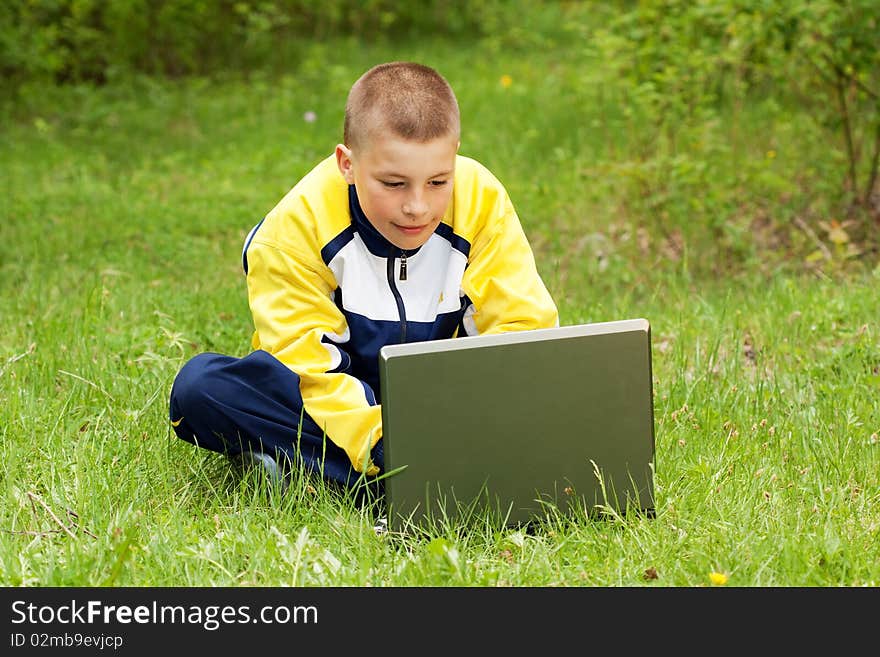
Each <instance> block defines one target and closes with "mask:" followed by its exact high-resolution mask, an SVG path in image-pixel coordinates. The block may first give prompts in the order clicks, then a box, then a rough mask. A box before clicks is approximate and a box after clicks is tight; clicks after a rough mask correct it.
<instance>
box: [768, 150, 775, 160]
mask: <svg viewBox="0 0 880 657" xmlns="http://www.w3.org/2000/svg"><path fill="white" fill-rule="evenodd" d="M774 157H776V151H774V150H773V149H772V148H771V149H770V150H769V151H767V159H768V160H772V159H773V158H774Z"/></svg>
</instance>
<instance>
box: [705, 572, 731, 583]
mask: <svg viewBox="0 0 880 657" xmlns="http://www.w3.org/2000/svg"><path fill="white" fill-rule="evenodd" d="M709 581H710V582H712V584H713V585H715V586H724V585H725V584H727V575H725V574H724V573H709Z"/></svg>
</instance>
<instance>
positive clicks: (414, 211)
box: [403, 196, 428, 217]
mask: <svg viewBox="0 0 880 657" xmlns="http://www.w3.org/2000/svg"><path fill="white" fill-rule="evenodd" d="M427 211H428V204H427V203H426V202H425V200H424V199H423V198H421V197H416V196H414V197H411V198H409V199H407V201H406V202H405V203H404V204H403V213H404V214H405V215H407V216H410V217H420V216H421V215H423V214H425V213H426V212H427Z"/></svg>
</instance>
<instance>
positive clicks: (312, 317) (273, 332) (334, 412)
mask: <svg viewBox="0 0 880 657" xmlns="http://www.w3.org/2000/svg"><path fill="white" fill-rule="evenodd" d="M247 258H248V275H247V285H248V301H249V304H250V308H251V313H252V315H253V319H254V327H255V335H254V347H255V348H259V349H263V350H265V351H268V352H269V353H271V354H272V355H273V356H275V357H276V358H277V359H278V360H280V361H281V362H282V363H284V364H285V365H287V366H288V367H289V368H290V369H291V370H293V371H294V372H296V373H297V374H298V375H299V377H300V392H301V394H302V398H303V403H304V407H305V411H306V412H307V413H308V414H309V415H310V416H311V418H312V419H313V420H314V421H315V422H316V423H317V424H318V426H320V427H322V428H323V429H324V431H325V432H326V434H327V437H328V438H329V439H330V440H332V441H333V442H334V443H335V444H336V445H338V446H339V447H341V448H342V449H344V450H345V452H346V453H347V454H348V457H349V459H350V460H351V462H352V464H353V466H354V468H355V469H356V470H358V471H359V472H362V471H364V464H366V466H367V467H366V474H368V475H375V474H377V473H378V468H377V467H376V466H375V465H374V464H373V463H372V462H371V461H370V460H369V455H370V450H371V449H372V447H373V446H374V445H375V444H376V442H377V441H378V440H379V438H381V436H382V426H381V410H380V407H379V406H378V405H377V404H376V398H375V395H374V393H373V391H372V390H371V389H370V387H369V386H368V385H367V384H366V383H364V382H363V381H361V380H360V379H357V378H355V377H354V376H351V375H350V374H347V373H346V372H347V371H348V369H349V367H350V364H351V361H350V358H349V356H348V354H347V353H346V352H345V350H344V349H343V348H342V345H343V344H344V343H345V342H347V341H348V338H349V335H348V326H347V324H346V321H345V318H344V316H343V315H342V313H341V312H340V310H339V309H338V308H337V307H336V304H335V303H334V302H333V299H332V297H331V294H332V290H333V288H334V285H333V279H332V274H331V273H330V272H329V270H327V271H324V269H326V268H323V269H322V267H323V263H314V264H313V265H312V266H309V265H308V264H306V260H305V259H304V258H302V257H298V256H295V255H293V254H291V253H288V252H287V251H285V250H282V249H281V248H278V246H277V245H273V244H269V243H265V242H261V241H254V242H253V243H252V244H251V245H250V247H249V249H248V254H247Z"/></svg>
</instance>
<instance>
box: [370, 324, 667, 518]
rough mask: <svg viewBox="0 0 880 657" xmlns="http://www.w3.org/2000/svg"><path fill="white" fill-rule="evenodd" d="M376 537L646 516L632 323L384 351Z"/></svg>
mask: <svg viewBox="0 0 880 657" xmlns="http://www.w3.org/2000/svg"><path fill="white" fill-rule="evenodd" d="M379 380H380V386H381V390H382V426H383V443H384V459H385V469H384V470H385V473H386V475H385V477H386V478H385V479H384V483H385V501H386V504H387V507H388V529H389V530H390V531H397V532H405V531H407V529H409V528H411V527H429V526H432V523H434V525H433V526H439V525H437V523H443V522H446V521H455V522H462V521H464V522H469V521H470V520H472V519H475V520H477V521H478V522H486V521H487V520H488V521H489V522H492V523H498V524H499V525H503V526H511V525H519V524H522V523H529V522H531V521H534V520H537V519H540V518H545V519H546V518H553V517H558V515H559V514H566V515H578V516H580V517H585V518H594V517H596V516H599V515H606V514H621V515H622V514H625V513H627V512H630V511H641V512H645V513H646V514H647V515H649V516H652V515H653V510H654V482H653V474H654V408H653V385H652V378H651V335H650V325H649V322H648V321H647V320H646V319H627V320H621V321H610V322H598V323H591V324H580V325H576V326H560V327H556V328H548V329H535V330H531V331H518V332H508V333H503V334H497V335H481V336H467V337H459V338H450V339H447V340H434V341H426V342H411V343H404V344H396V345H387V346H385V347H383V348H382V349H381V350H380V353H379Z"/></svg>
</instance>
